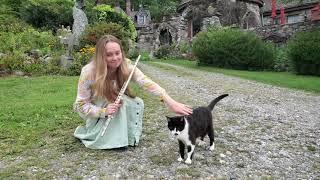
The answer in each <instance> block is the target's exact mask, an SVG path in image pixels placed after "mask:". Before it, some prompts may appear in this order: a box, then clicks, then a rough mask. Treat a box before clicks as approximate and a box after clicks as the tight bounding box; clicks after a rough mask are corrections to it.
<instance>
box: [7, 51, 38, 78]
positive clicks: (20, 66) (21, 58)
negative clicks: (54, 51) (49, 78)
mask: <svg viewBox="0 0 320 180" xmlns="http://www.w3.org/2000/svg"><path fill="white" fill-rule="evenodd" d="M1 61H2V63H3V65H4V66H5V67H6V69H7V70H9V71H11V72H12V71H17V70H19V71H23V72H25V73H28V74H41V73H43V69H44V64H43V63H42V62H41V61H40V60H39V59H31V58H27V57H26V56H25V55H24V54H8V55H5V56H4V57H2V58H1Z"/></svg>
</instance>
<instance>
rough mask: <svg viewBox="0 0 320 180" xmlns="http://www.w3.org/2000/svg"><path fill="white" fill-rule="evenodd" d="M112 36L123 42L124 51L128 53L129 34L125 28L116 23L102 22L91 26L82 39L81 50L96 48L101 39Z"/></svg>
mask: <svg viewBox="0 0 320 180" xmlns="http://www.w3.org/2000/svg"><path fill="white" fill-rule="evenodd" d="M106 34H111V35H113V36H115V37H117V38H118V39H120V40H121V43H122V45H123V48H124V51H128V44H129V43H128V41H129V36H130V35H129V34H128V32H127V31H125V29H124V27H122V26H121V25H119V24H115V23H106V22H100V23H96V24H92V25H89V26H88V27H87V28H86V30H85V32H84V33H83V35H82V37H81V38H80V48H83V47H86V46H95V45H96V43H97V41H98V40H99V38H100V37H102V36H104V35H106Z"/></svg>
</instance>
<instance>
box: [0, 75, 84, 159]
mask: <svg viewBox="0 0 320 180" xmlns="http://www.w3.org/2000/svg"><path fill="white" fill-rule="evenodd" d="M77 79H78V77H64V76H42V77H32V78H24V77H8V78H2V79H0V102H1V104H0V109H1V111H0V134H1V135H0V149H1V151H0V157H4V156H8V155H15V154H20V153H21V152H23V153H24V154H25V153H32V151H33V150H34V149H37V148H38V147H41V146H44V145H46V143H48V142H46V138H47V137H53V136H56V135H57V134H59V136H60V137H61V136H63V134H66V133H68V132H69V131H71V129H70V128H74V127H76V124H79V118H78V116H77V115H76V114H75V113H73V111H72V104H73V102H74V100H75V96H76V88H77V87H76V86H77ZM58 132H61V133H58ZM29 151H30V152H29Z"/></svg>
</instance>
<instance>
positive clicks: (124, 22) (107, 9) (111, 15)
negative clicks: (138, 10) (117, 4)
mask: <svg viewBox="0 0 320 180" xmlns="http://www.w3.org/2000/svg"><path fill="white" fill-rule="evenodd" d="M88 19H89V22H93V23H92V24H96V23H101V22H107V23H117V24H119V25H121V26H122V27H124V31H126V32H127V33H129V38H130V39H131V40H133V41H135V39H136V37H137V31H136V28H135V25H134V22H133V21H132V20H131V18H130V17H129V16H127V15H126V14H125V13H124V12H118V11H116V10H114V9H113V8H112V7H111V6H109V5H98V6H95V7H94V8H93V9H92V12H90V13H89V17H88Z"/></svg>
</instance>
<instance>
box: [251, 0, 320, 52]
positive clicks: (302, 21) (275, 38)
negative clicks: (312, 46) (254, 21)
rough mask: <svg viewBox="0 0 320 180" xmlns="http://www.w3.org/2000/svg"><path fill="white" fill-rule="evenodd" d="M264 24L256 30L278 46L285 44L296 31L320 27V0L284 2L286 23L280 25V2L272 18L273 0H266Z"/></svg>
mask: <svg viewBox="0 0 320 180" xmlns="http://www.w3.org/2000/svg"><path fill="white" fill-rule="evenodd" d="M264 2H265V5H264V7H263V14H262V19H263V21H262V22H263V26H262V27H257V28H255V29H254V31H255V32H256V33H257V34H258V35H260V36H261V37H262V38H263V39H264V40H266V41H272V42H274V43H276V44H277V45H278V46H282V45H283V44H285V43H286V42H287V41H288V40H289V39H290V38H291V37H292V36H294V34H295V33H296V32H299V31H312V30H313V29H315V28H319V27H320V1H319V0H302V1H300V2H291V3H287V4H283V6H284V12H285V19H286V23H285V24H284V25H280V23H279V18H280V6H281V4H280V3H277V4H276V17H275V18H274V19H272V18H271V0H264Z"/></svg>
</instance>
